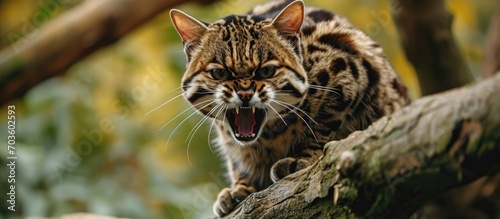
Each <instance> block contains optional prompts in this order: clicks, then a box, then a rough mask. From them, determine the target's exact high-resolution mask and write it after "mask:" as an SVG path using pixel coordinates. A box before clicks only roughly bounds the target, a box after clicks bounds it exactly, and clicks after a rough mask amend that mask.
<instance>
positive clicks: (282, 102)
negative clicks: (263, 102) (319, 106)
mask: <svg viewBox="0 0 500 219" xmlns="http://www.w3.org/2000/svg"><path fill="white" fill-rule="evenodd" d="M273 101H275V102H276V103H281V104H284V105H287V106H290V107H291V108H293V109H296V110H298V111H300V112H301V113H303V114H304V115H305V116H307V118H309V119H310V120H311V121H312V122H313V123H314V124H316V125H317V124H318V123H317V122H316V121H314V119H313V118H312V117H311V116H310V115H309V114H308V113H307V112H305V111H304V110H302V109H301V108H298V107H296V106H294V105H292V104H289V103H287V102H284V101H281V100H277V99H273ZM282 106H283V105H282ZM287 109H290V108H287Z"/></svg>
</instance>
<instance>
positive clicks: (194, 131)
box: [184, 102, 224, 166]
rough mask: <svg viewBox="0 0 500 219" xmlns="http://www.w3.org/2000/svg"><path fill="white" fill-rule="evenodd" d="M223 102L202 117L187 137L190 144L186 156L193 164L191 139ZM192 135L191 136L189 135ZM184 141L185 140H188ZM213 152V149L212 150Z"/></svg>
mask: <svg viewBox="0 0 500 219" xmlns="http://www.w3.org/2000/svg"><path fill="white" fill-rule="evenodd" d="M222 104H224V103H223V102H222V103H219V104H217V105H216V106H215V107H214V108H212V109H211V110H210V111H209V112H208V113H207V114H206V115H205V116H204V117H203V119H201V120H200V121H199V122H198V123H197V124H196V125H195V127H194V128H193V129H191V132H190V133H189V135H188V136H187V137H186V141H187V139H188V138H189V142H188V145H187V148H186V156H187V159H188V162H189V164H190V165H191V166H193V164H192V163H191V159H190V158H189V148H190V147H191V141H192V140H193V137H194V135H195V134H196V132H197V131H198V129H200V127H201V125H203V123H204V122H205V121H207V119H208V118H210V115H212V114H213V113H214V112H215V110H217V109H218V108H219V107H220V106H222ZM189 136H191V137H189ZM186 141H184V142H186ZM212 152H213V151H212Z"/></svg>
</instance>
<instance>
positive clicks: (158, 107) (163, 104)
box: [144, 93, 184, 116]
mask: <svg viewBox="0 0 500 219" xmlns="http://www.w3.org/2000/svg"><path fill="white" fill-rule="evenodd" d="M182 95H184V93H181V94H179V95H177V96H175V97H173V98H171V99H170V100H168V101H167V102H164V103H162V104H160V105H159V106H157V107H156V108H154V109H152V110H151V111H149V112H147V113H146V114H144V116H147V115H149V114H151V113H152V112H154V111H156V110H158V109H160V108H161V107H163V106H165V105H167V104H168V103H170V102H172V101H173V100H175V99H177V98H179V97H181V96H182Z"/></svg>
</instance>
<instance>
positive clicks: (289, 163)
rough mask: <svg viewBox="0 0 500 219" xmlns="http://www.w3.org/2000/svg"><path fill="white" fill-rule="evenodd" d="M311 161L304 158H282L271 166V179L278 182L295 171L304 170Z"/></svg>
mask: <svg viewBox="0 0 500 219" xmlns="http://www.w3.org/2000/svg"><path fill="white" fill-rule="evenodd" d="M310 165H311V163H310V162H309V161H307V160H304V159H299V158H293V157H287V158H283V159H281V160H278V161H276V163H274V164H273V166H272V167H271V179H272V180H273V182H277V181H278V180H280V179H283V178H284V177H285V176H288V175H290V174H292V173H295V172H297V171H299V170H302V169H304V168H306V167H308V166H310Z"/></svg>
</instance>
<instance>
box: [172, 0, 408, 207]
mask: <svg viewBox="0 0 500 219" xmlns="http://www.w3.org/2000/svg"><path fill="white" fill-rule="evenodd" d="M170 16H171V19H172V22H173V24H174V26H175V28H176V29H177V32H178V33H179V35H180V36H181V38H182V41H183V43H184V51H185V53H186V55H187V59H188V65H187V69H186V72H185V74H184V76H183V78H182V89H183V91H184V97H185V98H186V99H187V100H188V101H189V102H190V103H191V104H192V105H193V106H195V107H196V109H197V110H198V111H199V112H201V113H202V114H204V115H205V116H208V117H211V118H213V119H215V123H216V126H217V131H218V142H219V143H218V148H219V151H220V153H221V154H222V155H223V156H224V157H225V159H226V162H227V168H228V172H229V176H230V178H231V187H230V188H225V189H223V190H222V191H221V192H220V193H219V196H218V198H217V201H216V202H215V204H214V213H215V214H217V215H218V216H223V215H226V214H228V213H229V212H230V211H231V210H232V209H233V208H234V206H235V205H236V204H237V203H238V202H240V201H242V200H243V199H244V198H245V197H247V196H248V195H250V194H251V193H253V192H256V191H259V190H262V189H264V188H266V187H268V186H269V185H270V184H272V183H273V182H276V181H277V180H280V179H281V178H283V177H285V176H287V175H289V174H291V173H293V172H296V171H299V170H301V169H303V168H305V167H307V166H309V165H311V164H312V163H314V162H315V161H316V160H317V159H318V157H320V156H321V155H322V153H323V145H324V144H325V143H326V142H328V141H331V140H338V139H342V138H345V137H347V136H348V135H349V134H350V133H351V132H353V131H355V130H362V129H365V128H366V127H368V125H370V124H371V123H372V122H374V121H375V120H377V119H378V118H380V117H382V116H384V115H387V114H390V113H392V112H394V111H396V110H398V109H399V108H401V107H402V106H404V105H406V104H407V103H408V98H407V94H406V89H405V87H404V86H403V85H402V83H401V81H400V80H399V78H398V77H397V75H396V74H395V73H394V71H393V70H392V68H391V66H390V65H389V63H388V62H387V60H386V58H385V56H384V54H383V51H382V48H381V47H380V46H379V45H378V44H377V43H375V42H374V41H373V40H371V39H370V38H369V37H368V36H367V35H366V34H364V33H363V32H361V31H360V30H358V29H356V28H355V27H353V26H352V25H351V24H350V23H349V22H348V21H347V20H346V19H345V18H343V17H341V16H339V15H336V14H333V13H330V12H328V11H325V10H322V9H317V8H311V7H305V6H304V3H303V2H302V1H300V0H299V1H294V2H291V1H287V0H282V1H274V2H270V3H267V4H264V5H259V6H257V7H255V8H254V9H252V10H251V11H250V12H249V13H248V15H230V16H227V17H224V18H222V19H219V20H217V21H215V22H213V23H210V24H208V23H204V22H201V21H199V20H197V19H195V18H193V17H191V16H189V15H187V14H185V13H183V12H181V11H178V10H172V11H171V13H170Z"/></svg>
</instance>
